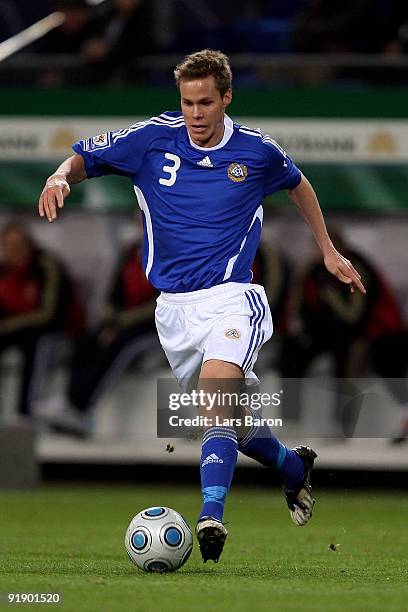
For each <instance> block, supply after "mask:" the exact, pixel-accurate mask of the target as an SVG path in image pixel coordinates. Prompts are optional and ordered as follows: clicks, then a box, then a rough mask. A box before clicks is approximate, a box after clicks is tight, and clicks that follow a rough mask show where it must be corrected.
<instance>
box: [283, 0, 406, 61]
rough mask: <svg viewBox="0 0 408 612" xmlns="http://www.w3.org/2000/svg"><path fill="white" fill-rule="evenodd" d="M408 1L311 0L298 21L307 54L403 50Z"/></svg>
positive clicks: (298, 45) (301, 48)
mask: <svg viewBox="0 0 408 612" xmlns="http://www.w3.org/2000/svg"><path fill="white" fill-rule="evenodd" d="M407 21H408V6H407V2H406V0H311V1H310V2H309V3H308V4H307V5H306V7H305V9H304V10H303V11H302V12H301V13H299V15H298V17H297V18H296V21H295V34H294V38H295V44H296V48H297V49H298V50H299V51H303V52H306V53H320V52H322V53H345V52H354V53H387V52H394V51H395V50H398V49H401V45H400V43H399V40H400V38H399V37H400V35H402V32H400V29H401V26H402V25H403V24H404V23H406V22H407Z"/></svg>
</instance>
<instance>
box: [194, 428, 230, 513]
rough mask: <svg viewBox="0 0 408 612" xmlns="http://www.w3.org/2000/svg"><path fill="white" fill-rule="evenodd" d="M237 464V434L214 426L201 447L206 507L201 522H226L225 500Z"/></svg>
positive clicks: (203, 492)
mask: <svg viewBox="0 0 408 612" xmlns="http://www.w3.org/2000/svg"><path fill="white" fill-rule="evenodd" d="M236 463H237V434H236V433H235V431H234V429H233V428H232V427H210V428H209V429H207V431H206V432H205V433H204V436H203V444H202V448H201V462H200V474H201V491H202V494H203V505H202V508H201V512H200V515H199V517H198V520H200V519H202V518H203V517H204V516H211V517H213V518H215V519H217V520H218V521H221V520H222V515H223V513H224V504H225V498H226V496H227V493H228V489H229V488H230V486H231V481H232V477H233V475H234V470H235V465H236Z"/></svg>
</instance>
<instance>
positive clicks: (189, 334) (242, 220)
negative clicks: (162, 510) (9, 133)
mask: <svg viewBox="0 0 408 612" xmlns="http://www.w3.org/2000/svg"><path fill="white" fill-rule="evenodd" d="M174 74H175V80H176V84H177V86H178V88H179V90H180V94H181V112H164V113H163V114H162V115H160V116H158V117H152V118H151V119H148V120H147V121H141V122H139V123H136V124H134V125H132V126H131V127H130V128H127V129H122V130H119V131H116V132H110V133H106V134H101V135H99V136H96V137H94V138H87V139H85V140H82V141H79V142H77V143H76V144H75V145H74V146H73V149H74V152H75V154H74V155H73V156H72V157H70V158H69V159H67V160H66V161H65V162H63V163H62V164H61V166H60V167H59V168H58V169H57V171H56V172H55V173H54V174H53V175H52V176H50V177H49V178H48V179H47V181H46V184H45V187H44V189H43V192H42V194H41V197H40V201H39V213H40V215H41V216H42V217H44V216H45V217H46V218H47V219H48V221H50V222H52V221H54V220H55V219H56V218H57V210H58V208H62V207H63V206H64V200H65V198H66V197H67V196H68V195H69V192H70V185H71V184H73V183H78V182H80V181H83V180H85V179H87V178H92V177H97V176H101V175H104V174H109V173H114V174H120V175H123V176H127V177H129V178H131V179H132V182H133V185H134V190H135V192H136V196H137V199H138V202H139V206H140V208H141V210H142V213H143V225H144V245H143V265H144V268H145V273H146V276H147V277H148V278H149V280H150V282H151V283H152V284H153V286H154V287H156V288H157V289H158V290H160V291H161V295H160V297H159V298H158V300H157V309H156V326H157V331H158V334H159V338H160V342H161V344H162V346H163V349H164V351H165V353H166V355H167V358H168V360H169V363H170V366H171V368H172V370H173V373H174V375H175V377H176V378H177V379H178V380H179V381H180V382H181V383H183V382H185V381H186V380H188V379H190V378H192V376H193V374H194V372H195V370H196V369H197V368H200V375H199V387H200V388H204V389H208V388H210V389H211V388H214V381H219V383H220V387H221V388H222V389H228V390H229V389H230V388H231V386H232V387H233V386H234V384H235V385H237V384H239V383H240V382H241V381H242V380H243V379H244V378H245V379H246V380H247V381H249V382H257V378H256V375H255V374H254V372H253V367H254V363H255V361H256V358H257V355H258V351H259V349H260V348H261V346H262V344H264V343H265V342H266V341H267V340H268V339H269V338H270V337H271V335H272V319H271V315H270V310H269V306H268V303H267V299H266V296H265V291H264V289H263V287H261V286H260V285H254V284H251V278H252V277H251V272H250V269H251V265H252V261H253V259H254V256H255V253H256V249H257V246H258V243H259V239H260V233H261V227H262V218H263V210H262V200H263V198H264V196H265V195H268V194H273V193H275V192H277V191H279V190H281V189H287V190H288V191H289V195H290V197H291V199H292V200H293V202H294V203H295V205H296V206H297V208H298V209H299V211H300V212H301V214H302V215H303V217H304V218H305V220H306V222H307V223H308V224H309V226H310V228H311V230H312V232H313V234H314V237H315V239H316V242H317V244H318V245H319V247H320V249H321V251H322V255H323V258H324V263H325V265H326V267H327V269H328V270H329V271H330V272H331V273H332V274H334V275H335V276H337V277H338V278H339V279H340V280H341V281H343V282H344V283H347V284H349V286H350V289H351V291H355V290H356V289H358V290H360V291H361V292H362V293H364V292H365V289H364V287H363V285H362V283H361V280H360V275H359V274H358V272H357V271H356V270H355V269H354V267H353V265H352V264H351V263H350V261H348V260H347V259H346V258H344V257H343V256H342V255H341V254H340V253H339V252H337V251H336V249H335V248H334V246H333V244H332V242H331V240H330V238H329V235H328V233H327V230H326V227H325V223H324V220H323V217H322V213H321V210H320V206H319V204H318V200H317V198H316V195H315V192H314V190H313V188H312V187H311V185H310V183H309V182H308V180H307V179H306V178H305V177H304V176H303V175H302V173H301V172H300V170H299V169H298V168H297V167H296V166H295V164H294V163H293V161H292V160H291V159H290V157H288V156H287V155H286V153H285V151H283V150H282V149H281V147H280V146H279V145H278V144H277V143H276V142H275V141H274V140H273V139H272V138H271V137H270V136H267V135H264V134H262V133H261V132H260V131H259V130H254V129H251V128H249V127H246V126H244V125H237V124H234V123H233V121H232V120H231V119H230V118H229V117H228V116H227V115H226V114H225V111H226V109H227V107H228V105H229V104H230V102H231V100H232V74H231V68H230V65H229V61H228V58H227V57H226V56H225V55H224V54H223V53H220V52H218V51H213V50H209V49H206V50H204V51H199V52H196V53H192V54H191V55H188V56H187V57H186V58H185V59H184V61H183V62H181V63H180V64H179V65H178V66H177V67H176V69H175V72H174ZM223 408H224V407H222V406H215V407H214V410H215V412H216V414H217V412H218V413H219V414H220V415H222V414H224V415H225V412H223ZM238 409H239V407H238ZM213 416H214V415H213ZM237 433H238V436H237ZM237 449H238V450H240V451H241V452H242V453H244V454H245V455H247V456H250V457H253V458H254V459H256V460H257V461H259V462H260V463H262V464H264V465H266V466H270V467H272V468H274V469H276V470H277V471H278V472H279V474H280V476H281V478H282V482H283V491H284V495H285V497H286V501H287V504H288V507H289V510H290V514H291V517H292V520H293V521H294V522H295V523H296V524H297V525H304V524H305V523H307V522H308V521H309V519H310V517H311V516H312V509H313V504H314V500H313V497H312V489H311V484H310V476H311V470H312V467H313V462H314V459H315V457H316V453H315V452H314V451H313V450H312V449H310V448H309V447H306V446H301V447H298V448H295V449H289V448H286V447H285V446H284V445H283V444H282V443H281V442H280V441H279V440H278V439H277V438H276V437H275V436H274V435H273V434H272V432H271V430H270V429H269V428H268V427H267V426H259V427H258V426H253V427H250V428H247V430H242V429H241V430H239V431H238V432H237V431H236V429H235V428H234V427H228V426H216V425H213V426H210V427H208V428H207V429H206V430H205V432H204V436H203V444H202V455H201V461H200V466H201V485H202V495H203V505H202V509H201V512H200V515H199V517H198V522H197V527H196V535H197V538H198V541H199V545H200V550H201V554H202V556H203V560H204V561H206V560H207V559H213V560H214V561H218V559H219V557H220V555H221V552H222V549H223V546H224V542H225V538H226V536H227V530H226V528H225V526H224V525H223V523H222V517H223V511H224V504H225V499H226V495H227V492H228V489H229V487H230V484H231V480H232V477H233V473H234V469H235V464H236V459H237Z"/></svg>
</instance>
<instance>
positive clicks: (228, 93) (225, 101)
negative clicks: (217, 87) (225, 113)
mask: <svg viewBox="0 0 408 612" xmlns="http://www.w3.org/2000/svg"><path fill="white" fill-rule="evenodd" d="M222 102H223V104H224V106H225V108H227V106H229V105H230V104H231V102H232V89H227V91H226V92H225V94H224V97H223V98H222Z"/></svg>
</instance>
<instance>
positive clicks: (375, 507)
mask: <svg viewBox="0 0 408 612" xmlns="http://www.w3.org/2000/svg"><path fill="white" fill-rule="evenodd" d="M316 497H317V499H318V502H317V504H316V508H315V515H314V517H313V519H312V521H311V522H310V523H309V524H308V525H307V526H305V527H300V528H299V527H296V526H295V525H293V524H292V523H291V521H290V519H289V514H288V511H287V508H286V505H285V504H284V501H283V498H282V496H281V494H280V492H279V491H278V490H277V489H275V488H273V489H271V490H270V491H267V490H265V489H262V490H261V489H250V488H238V487H236V488H235V489H233V490H232V492H231V493H230V495H229V498H228V502H227V508H226V514H225V520H226V521H228V522H229V525H228V529H229V536H228V539H227V543H226V547H225V549H224V553H223V556H222V558H221V560H220V563H219V564H218V565H216V564H213V563H212V562H208V563H207V564H205V565H204V564H203V563H202V562H201V559H200V555H199V550H198V547H197V545H196V543H195V544H194V549H193V554H192V556H191V557H190V560H189V562H188V563H187V564H186V565H185V566H184V567H183V568H182V569H181V570H180V571H179V572H176V573H174V574H164V575H158V574H145V573H143V572H140V571H139V570H137V568H136V567H135V566H133V564H132V563H131V562H130V560H129V559H128V557H127V555H126V553H125V549H124V544H123V539H124V532H125V530H126V527H127V525H128V523H129V521H130V519H131V518H132V516H133V515H134V514H136V513H137V512H139V511H140V510H141V509H142V508H145V507H148V506H151V505H166V506H170V507H173V508H175V509H176V510H179V511H180V512H182V513H183V514H184V515H185V516H186V518H187V520H188V521H189V522H190V524H191V525H192V526H194V523H195V517H196V515H197V513H198V510H199V503H200V494H199V489H198V487H197V488H193V487H164V486H151V487H146V486H140V485H135V486H134V487H129V486H126V487H124V486H117V487H113V486H107V487H100V486H92V485H90V486H69V487H68V486H46V487H44V488H41V489H39V490H38V491H34V492H24V493H23V492H21V493H17V492H9V493H8V492H2V493H1V494H0V516H1V523H0V528H1V546H0V591H1V592H2V593H3V594H4V593H6V592H25V593H27V592H56V591H58V592H61V593H62V594H63V603H62V604H60V605H52V604H47V605H45V604H36V605H28V604H25V605H22V604H21V605H10V606H7V609H12V608H13V607H15V608H19V609H27V610H28V609H30V610H31V609H32V610H34V609H35V610H39V609H44V607H46V608H47V609H51V610H52V609H56V610H64V611H65V610H66V611H70V612H71V611H72V612H81V611H87V612H116V611H124V612H127V611H137V612H152V611H157V612H167V611H168V612H170V611H171V612H241V611H242V612H244V611H245V612H263V611H268V612H271V611H274V610H279V611H285V612H286V611H292V610H293V611H296V612H299V610H302V612H303V611H309V610H310V611H312V610H313V611H316V610H317V611H320V610H322V611H324V612H326V611H328V612H330V611H341V612H344V611H358V612H360V611H363V610H364V611H365V612H366V611H371V610H387V612H388V611H394V610H395V611H398V612H400V611H402V610H408V570H407V568H408V563H407V562H408V553H407V546H408V542H407V532H408V530H407V521H408V518H407V517H408V495H407V494H405V493H400V494H398V493H395V494H392V493H379V492H361V493H355V492H353V493H351V492H344V493H333V492H325V491H316ZM331 545H333V546H332V547H331ZM333 548H334V549H335V550H333ZM3 597H4V595H3ZM1 607H3V606H2V605H0V608H1ZM4 609H6V606H4Z"/></svg>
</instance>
